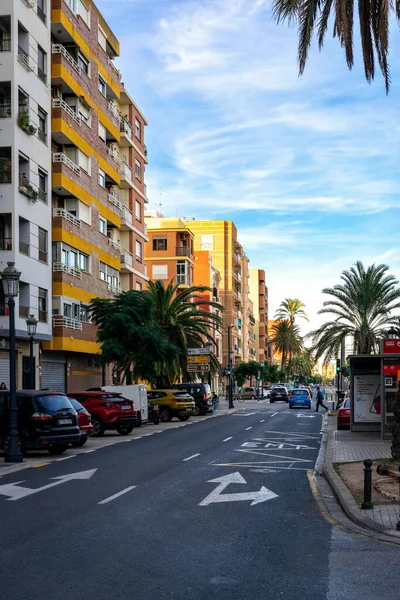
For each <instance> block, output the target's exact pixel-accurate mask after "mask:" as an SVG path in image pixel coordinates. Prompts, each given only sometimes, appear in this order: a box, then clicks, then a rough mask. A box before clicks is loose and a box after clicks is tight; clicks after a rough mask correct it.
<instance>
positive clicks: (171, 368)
mask: <svg viewBox="0 0 400 600" xmlns="http://www.w3.org/2000/svg"><path fill="white" fill-rule="evenodd" d="M205 291H211V290H210V289H209V288H207V287H199V286H192V287H189V288H187V289H184V290H180V289H179V284H177V285H175V284H174V282H173V281H171V282H170V283H169V284H168V285H167V287H165V286H164V282H163V281H156V282H152V281H150V282H149V286H148V290H147V291H146V292H144V293H145V294H149V295H150V296H151V298H152V300H153V302H154V319H155V321H156V322H157V323H158V325H160V326H161V327H162V329H163V330H164V332H165V335H166V337H167V339H168V341H169V343H170V344H172V345H173V346H175V347H177V348H178V349H179V353H178V355H177V357H176V358H175V359H172V360H171V361H170V360H167V361H163V362H161V363H159V364H158V365H157V372H158V379H159V384H160V385H165V384H166V383H171V382H173V381H175V380H176V379H178V378H179V377H180V375H181V373H182V374H183V376H184V377H185V379H186V380H189V381H190V379H191V378H193V374H190V373H188V372H187V349H188V348H191V347H199V346H200V347H201V346H203V345H204V343H205V341H207V340H211V341H212V342H214V343H215V340H214V337H213V333H214V332H215V331H217V330H219V329H220V328H221V327H222V319H221V316H220V314H219V313H220V311H222V306H221V304H219V303H218V302H212V301H210V300H205V299H204V298H203V297H202V296H200V295H199V294H201V293H204V292H205ZM203 307H208V308H214V309H216V312H211V311H208V310H205V308H203ZM219 366H220V365H219V362H218V359H217V358H216V357H215V355H213V354H212V355H211V372H212V373H215V372H216V371H217V369H218V368H219Z"/></svg>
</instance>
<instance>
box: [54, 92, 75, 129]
mask: <svg viewBox="0 0 400 600" xmlns="http://www.w3.org/2000/svg"><path fill="white" fill-rule="evenodd" d="M52 106H53V108H62V110H65V112H66V113H67V114H68V115H69V116H70V117H71V119H74V121H76V122H77V123H78V125H80V124H81V118H80V116H79V115H77V114H76V112H75V111H74V109H73V108H71V107H70V106H69V105H68V104H67V103H66V102H65V100H62V98H53V102H52Z"/></svg>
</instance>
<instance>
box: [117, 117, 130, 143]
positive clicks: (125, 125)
mask: <svg viewBox="0 0 400 600" xmlns="http://www.w3.org/2000/svg"><path fill="white" fill-rule="evenodd" d="M119 130H120V131H121V132H122V133H126V135H127V136H128V137H129V138H130V139H132V125H131V124H130V123H129V121H128V119H127V118H126V117H121V120H120V122H119Z"/></svg>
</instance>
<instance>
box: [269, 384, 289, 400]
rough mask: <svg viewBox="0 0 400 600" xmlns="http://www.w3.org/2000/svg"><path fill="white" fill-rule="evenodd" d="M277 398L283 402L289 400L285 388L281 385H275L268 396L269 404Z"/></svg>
mask: <svg viewBox="0 0 400 600" xmlns="http://www.w3.org/2000/svg"><path fill="white" fill-rule="evenodd" d="M278 400H283V401H284V402H289V394H288V391H287V389H286V388H285V387H284V386H283V385H275V386H274V387H273V388H272V390H271V394H270V397H269V401H270V404H273V403H274V402H276V401H278Z"/></svg>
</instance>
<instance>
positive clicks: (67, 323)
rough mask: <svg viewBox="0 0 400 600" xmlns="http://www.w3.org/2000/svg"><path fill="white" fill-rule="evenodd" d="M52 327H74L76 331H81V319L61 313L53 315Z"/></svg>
mask: <svg viewBox="0 0 400 600" xmlns="http://www.w3.org/2000/svg"><path fill="white" fill-rule="evenodd" d="M53 327H66V328H67V329H76V330H77V331H82V323H81V321H77V320H76V319H70V318H69V317H64V316H63V315H54V316H53Z"/></svg>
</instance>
